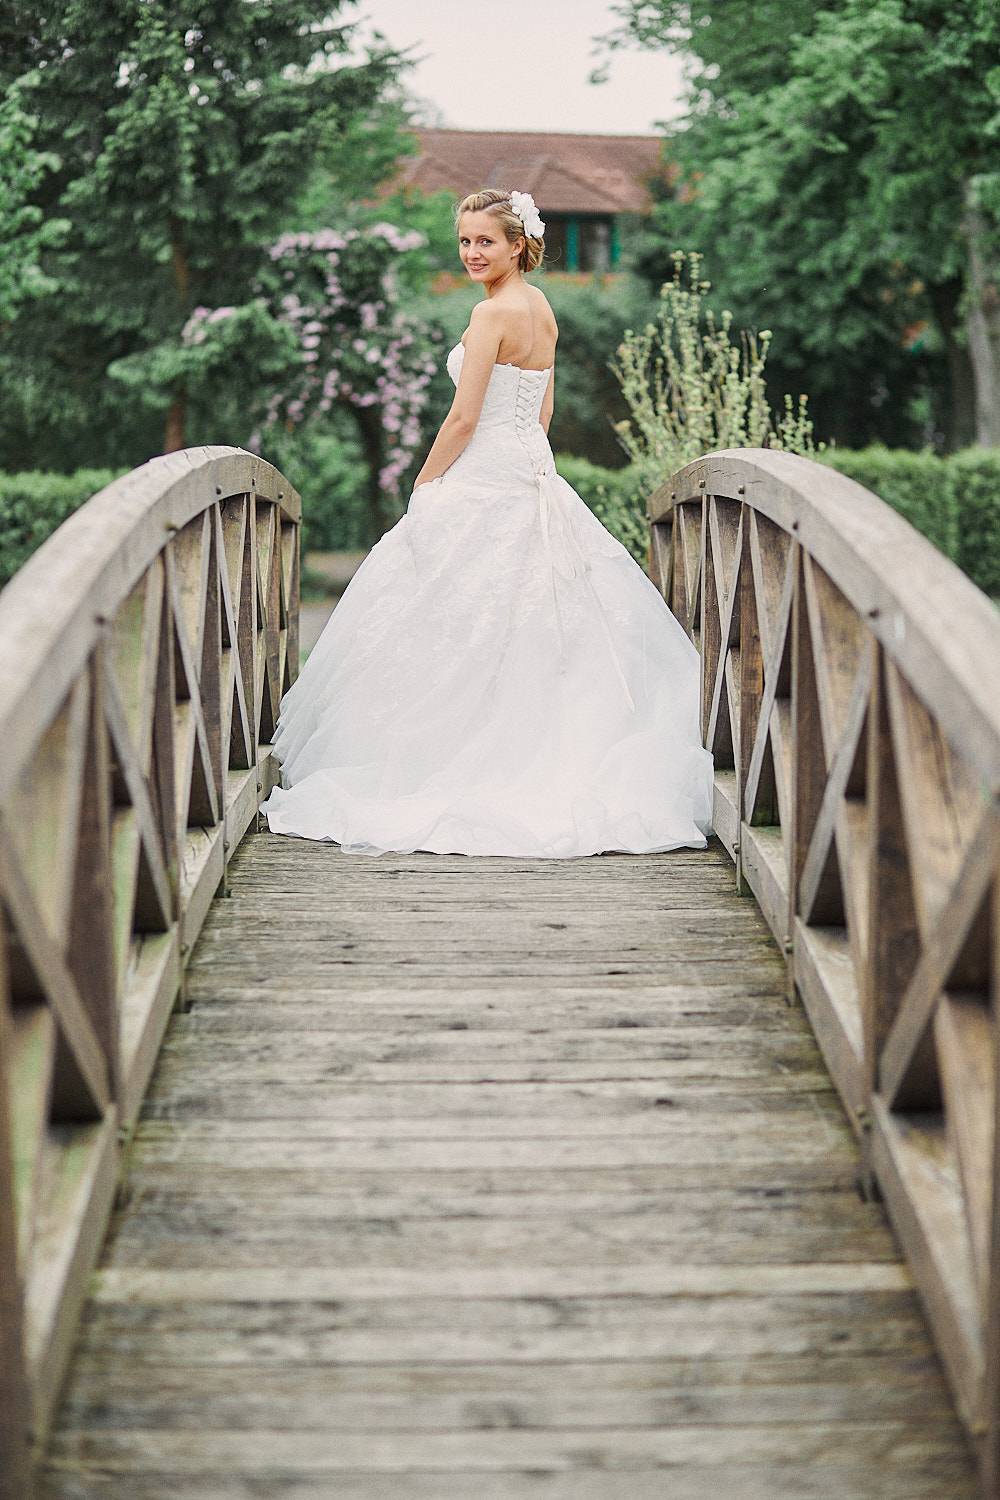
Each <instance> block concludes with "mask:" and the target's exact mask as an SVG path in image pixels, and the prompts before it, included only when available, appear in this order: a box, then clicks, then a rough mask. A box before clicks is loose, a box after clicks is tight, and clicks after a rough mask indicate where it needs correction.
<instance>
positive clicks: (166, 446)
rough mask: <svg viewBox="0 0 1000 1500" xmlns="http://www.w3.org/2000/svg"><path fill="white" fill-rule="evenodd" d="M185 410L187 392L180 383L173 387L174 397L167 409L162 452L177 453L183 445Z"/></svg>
mask: <svg viewBox="0 0 1000 1500" xmlns="http://www.w3.org/2000/svg"><path fill="white" fill-rule="evenodd" d="M186 410H187V394H186V392H185V390H184V387H183V386H182V385H179V386H176V387H175V388H174V399H173V401H171V403H170V408H169V410H168V411H167V430H166V433H165V435H164V438H163V451H164V453H179V452H180V450H181V449H182V448H183V447H185V446H186V445H185V442H184V416H185V413H186Z"/></svg>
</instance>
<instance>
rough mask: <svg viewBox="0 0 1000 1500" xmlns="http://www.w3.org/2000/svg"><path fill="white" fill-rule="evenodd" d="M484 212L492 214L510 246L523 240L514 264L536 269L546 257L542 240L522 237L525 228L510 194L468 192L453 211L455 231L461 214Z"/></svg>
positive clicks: (498, 189) (486, 189)
mask: <svg viewBox="0 0 1000 1500" xmlns="http://www.w3.org/2000/svg"><path fill="white" fill-rule="evenodd" d="M483 213H486V214H492V215H493V217H494V218H495V219H496V221H497V224H498V225H499V226H500V228H501V229H502V230H503V232H504V238H505V239H506V241H507V243H508V244H509V245H513V243H514V241H515V240H519V239H523V240H524V248H523V250H522V251H521V255H520V258H519V259H518V262H517V264H518V268H519V270H521V271H535V270H537V269H538V267H539V266H540V265H541V263H542V258H543V256H544V255H545V241H544V240H543V239H542V238H541V236H534V237H532V238H530V239H529V237H528V236H527V235H526V234H525V232H524V225H523V224H522V223H521V221H520V219H519V218H518V217H517V214H516V213H515V212H514V210H513V209H512V208H511V206H510V194H509V193H505V192H504V191H503V190H502V189H501V188H483V190H482V192H481V193H470V194H469V195H468V197H467V198H463V199H462V201H461V203H460V204H459V205H458V207H457V208H456V210H455V228H456V229H457V228H458V221H459V219H460V218H461V217H462V215H463V214H483Z"/></svg>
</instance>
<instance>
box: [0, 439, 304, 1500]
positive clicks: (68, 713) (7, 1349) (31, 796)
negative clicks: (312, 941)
mask: <svg viewBox="0 0 1000 1500" xmlns="http://www.w3.org/2000/svg"><path fill="white" fill-rule="evenodd" d="M300 519H301V507H300V503H299V498H298V495H297V494H296V493H295V491H294V489H293V488H292V487H291V486H290V485H289V484H288V483H287V481H286V480H285V479H284V478H283V477H282V476H281V475H280V474H279V473H278V472H277V470H275V469H273V468H272V467H271V466H270V465H269V464H267V463H265V462H264V461H263V460H261V459H259V458H257V457H255V456H254V455H253V454H251V453H246V452H244V451H243V450H241V449H238V448H226V447H214V448H199V449H189V450H188V451H186V452H183V453H175V454H170V455H167V456H165V457H162V458H157V459H153V460H152V461H151V462H150V463H147V464H145V465H143V466H142V468H139V469H136V470H134V471H133V472H132V473H131V474H127V475H125V476H124V477H123V478H122V479H119V480H116V481H115V483H113V484H111V485H109V486H108V487H107V488H106V489H104V490H102V491H101V492H100V493H99V494H97V495H95V496H94V497H93V499H91V500H90V501H88V502H87V504H86V505H84V506H83V507H82V509H81V510H79V511H77V512H76V514H75V515H73V516H71V517H70V518H69V520H68V521H66V522H65V523H64V524H63V525H62V526H61V527H60V528H59V529H58V531H56V532H55V534H54V535H53V536H52V537H50V538H49V540H48V541H47V542H46V543H45V544H44V545H43V546H42V547H41V548H40V549H39V550H38V552H37V553H36V554H35V555H34V556H33V557H32V558H31V559H30V560H29V561H28V563H27V564H26V565H25V566H24V567H23V568H22V569H21V570H20V572H18V573H17V574H16V575H15V577H14V578H13V579H12V580H11V581H10V583H9V584H8V585H7V587H6V588H5V589H4V590H3V592H2V594H0V743H2V745H3V747H4V751H3V758H2V761H0V1494H4V1495H11V1496H22V1495H28V1494H30V1493H31V1486H32V1477H31V1472H32V1458H33V1451H34V1450H35V1449H36V1448H37V1445H38V1443H39V1441H40V1440H41V1439H42V1438H43V1436H44V1432H45V1428H46V1425H47V1422H48V1420H49V1416H50V1413H51V1410H52V1406H53V1403H54V1401H55V1399H56V1397H57V1395H58V1391H59V1386H60V1382H61V1379H62V1375H63V1372H64V1368H65V1364H66V1360H67V1358H68V1355H69V1351H70V1349H71V1347H72V1340H73V1335H74V1332H75V1326H76V1323H77V1320H78V1315H79V1310H80V1306H81V1303H82V1300H83V1295H84V1291H85V1286H86V1280H87V1276H88V1274H89V1271H90V1268H91V1267H92V1265H93V1263H94V1260H95V1257H96V1255H97V1253H98V1250H99V1248H100V1244H101V1240H102V1238H103V1234H104V1229H105V1225H106V1222H107V1218H108V1214H109V1212H110V1209H111V1206H112V1203H113V1199H114V1194H115V1190H116V1187H117V1184H118V1181H119V1177H120V1172H121V1167H122V1153H123V1149H124V1147H125V1145H126V1144H127V1140H128V1136H129V1132H130V1130H131V1127H132V1126H133V1124H134V1122H135V1119H136V1116H137V1113H138V1110H139V1107H140V1105H141V1102H142V1098H143V1095H144V1093H145V1090H146V1086H147V1083H148V1081H149V1076H150V1073H151V1071H152V1068H153V1064H154V1061H155V1058H156V1054H157V1050H158V1048H159V1044H160V1040H161V1038H162V1035H163V1031H164V1028H165V1026H166V1023H167V1020H168V1017H169V1015H170V1011H171V1009H172V1008H173V1006H174V1004H175V1002H176V1001H177V998H178V995H179V994H180V993H181V992H182V984H183V971H184V966H185V962H186V958H187V955H188V953H189V952H190V949H191V947H192V945H193V943H194V941H195V938H196V937H197V934H198V932H199V930H200V928H201V924H202V922H203V920H204V918H205V914H206V912H207V910H208V907H209V905H210V903H211V900H212V897H213V895H214V894H215V892H216V890H217V888H218V887H219V886H220V884H222V883H223V882H224V880H225V870H226V865H227V863H228V860H229V857H230V855H231V854H232V852H233V850H234V849H235V848H236V846H237V844H238V843H239V841H240V839H241V838H242V837H243V835H244V833H245V832H246V830H247V828H248V827H249V826H250V825H251V824H252V823H253V822H254V820H255V817H256V813H257V808H258V805H259V802H260V800H261V797H262V796H263V795H266V793H267V792H268V791H269V790H270V788H271V786H272V785H273V784H274V779H275V775H276V768H275V765H274V762H273V758H272V757H271V755H270V753H269V745H268V742H269V741H270V738H271V733H272V730H273V727H274V724H275V722H276V717H277V712H278V702H279V699H280V697H281V694H282V692H283V691H284V690H285V689H286V688H287V687H288V686H289V685H290V684H291V682H292V681H293V680H294V677H295V674H296V671H297V665H298V530H299V521H300Z"/></svg>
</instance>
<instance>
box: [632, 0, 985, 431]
mask: <svg viewBox="0 0 1000 1500" xmlns="http://www.w3.org/2000/svg"><path fill="white" fill-rule="evenodd" d="M616 9H617V11H618V13H619V15H620V16H621V20H622V26H621V28H620V30H619V32H618V33H617V35H616V36H615V37H612V38H611V39H610V41H611V43H612V45H615V44H622V43H624V42H626V41H629V42H632V43H635V42H639V43H640V44H641V45H644V46H650V47H661V46H668V45H670V46H677V45H680V46H682V47H683V48H684V49H686V51H687V52H688V54H689V55H690V57H691V59H692V61H691V70H690V77H691V92H690V101H689V105H690V107H689V114H688V118H687V121H686V128H685V129H683V130H682V131H680V132H679V133H678V134H677V136H676V137H675V139H674V140H673V142H672V143H671V151H672V154H674V156H675V157H676V158H677V160H678V161H679V163H680V165H681V166H682V168H683V176H682V179H681V186H680V191H679V193H677V195H676V196H675V197H673V198H672V199H670V200H665V201H664V202H663V203H662V204H661V205H660V206H659V209H658V215H657V217H658V221H659V228H660V231H661V233H660V237H659V240H658V243H656V244H652V245H649V244H647V247H646V266H647V271H648V273H649V274H650V276H651V277H652V278H654V279H656V280H662V279H663V275H664V272H665V271H666V254H667V249H668V247H672V246H673V245H675V244H677V243H682V244H685V245H686V246H688V247H691V248H695V249H704V251H705V254H706V265H707V267H708V269H709V272H710V274H711V276H712V280H713V282H714V283H715V284H716V285H717V286H719V287H720V288H721V289H722V292H723V295H724V296H725V297H726V299H727V301H730V302H731V303H732V305H733V308H734V313H735V314H736V316H737V317H738V318H739V319H740V320H741V321H746V322H748V323H751V324H753V323H756V325H757V326H767V327H769V328H771V329H772V330H773V331H774V335H775V350H776V351H777V352H778V359H779V363H780V365H781V367H782V374H783V376H784V377H785V378H786V379H788V378H789V377H790V376H791V377H793V378H794V376H795V375H796V374H797V375H798V376H799V378H800V380H801V382H802V384H803V385H806V386H808V388H809V390H810V395H811V399H812V404H813V407H814V416H815V417H816V419H817V423H818V430H819V431H820V432H821V433H824V429H826V430H828V431H832V432H833V433H834V434H835V435H836V436H838V438H840V439H841V440H847V441H853V442H859V441H863V440H866V439H868V438H870V437H873V436H877V435H880V434H881V435H885V436H890V437H894V438H896V439H897V440H898V439H900V438H904V437H905V438H907V439H910V440H919V439H920V438H921V437H924V438H926V437H928V436H930V435H932V434H933V432H934V431H935V430H940V431H941V432H943V434H944V436H945V438H946V439H947V441H948V442H949V443H950V444H951V445H954V444H957V443H961V442H962V441H967V440H969V439H970V438H971V437H972V435H973V433H974V432H976V431H978V432H979V436H980V438H982V437H983V435H984V432H985V431H986V427H984V421H985V422H986V426H988V420H989V418H988V413H986V412H985V408H984V405H983V402H984V397H985V398H986V405H987V406H988V405H989V401H990V399H992V398H991V396H990V393H989V392H988V391H987V389H986V387H987V386H988V384H989V380H990V379H991V378H994V381H995V385H996V391H995V399H996V405H997V410H996V413H995V414H994V418H995V420H996V421H997V422H1000V380H997V379H995V377H996V374H997V371H1000V338H998V335H1000V326H998V324H997V319H996V301H997V298H996V285H995V269H996V265H995V261H996V255H995V251H996V224H997V211H998V208H1000V153H998V137H1000V11H998V9H997V7H996V6H995V4H993V3H992V0H953V3H950V4H949V5H947V6H945V5H944V4H941V3H939V0H824V3H822V4H820V3H819V0H754V3H752V4H747V3H745V0H694V3H681V0H621V3H619V4H618V5H617V6H616ZM977 252H978V256H979V261H978V270H977V267H976V263H975V255H976V253H977ZM977 316H979V318H980V322H981V323H982V322H983V321H984V320H985V326H983V327H980V328H979V330H978V332H977V328H976V326H975V324H976V318H977ZM991 340H992V344H991V342H990V341H991ZM970 352H971V354H972V356H973V362H972V364H970V357H969V356H970ZM990 358H992V359H993V361H994V366H995V368H994V371H993V375H992V376H991V374H990V370H989V360H990ZM975 396H978V397H979V403H978V404H979V411H978V419H979V420H978V427H977V410H976V402H975V399H974V397H975ZM921 398H922V399H921ZM908 418H909V420H908ZM997 432H998V433H1000V427H997Z"/></svg>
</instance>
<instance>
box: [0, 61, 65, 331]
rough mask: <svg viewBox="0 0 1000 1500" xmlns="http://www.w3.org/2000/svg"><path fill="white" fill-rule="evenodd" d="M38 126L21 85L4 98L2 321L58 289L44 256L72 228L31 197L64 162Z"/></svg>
mask: <svg viewBox="0 0 1000 1500" xmlns="http://www.w3.org/2000/svg"><path fill="white" fill-rule="evenodd" d="M36 125H37V121H36V120H34V119H32V118H31V116H30V115H28V114H26V113H25V111H24V109H23V108H22V106H21V90H20V89H18V88H17V87H16V86H15V87H14V88H12V89H11V90H10V92H9V93H8V94H7V95H6V96H5V97H3V98H0V224H2V225H3V236H2V238H0V322H4V321H6V320H7V319H8V318H10V317H12V316H13V314H14V311H15V309H16V308H17V306H18V305H19V303H21V302H23V301H24V300H25V298H27V297H31V296H35V295H38V294H40V293H42V292H44V291H48V290H50V289H51V288H52V282H51V281H50V280H49V279H48V278H47V277H46V276H45V275H44V273H43V271H42V269H41V265H40V260H41V256H42V253H43V251H44V250H45V249H46V247H47V246H50V245H55V244H57V243H58V241H59V240H60V239H61V237H62V235H63V234H64V232H65V231H66V229H67V228H68V227H69V226H68V225H67V224H66V222H65V221H64V220H61V219H46V218H45V215H44V214H43V212H42V210H41V209H40V208H39V207H38V206H37V205H36V204H34V203H32V202H31V201H30V200H31V194H32V193H33V192H34V190H35V188H36V187H37V186H38V184H39V183H40V182H41V180H42V178H43V177H44V175H45V173H46V172H47V171H51V170H53V169H55V168H56V167H58V165H59V158H58V157H57V156H56V155H55V154H54V153H53V152H45V151H38V150H36V149H35V147H34V144H33V141H34V135H35V128H36Z"/></svg>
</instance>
